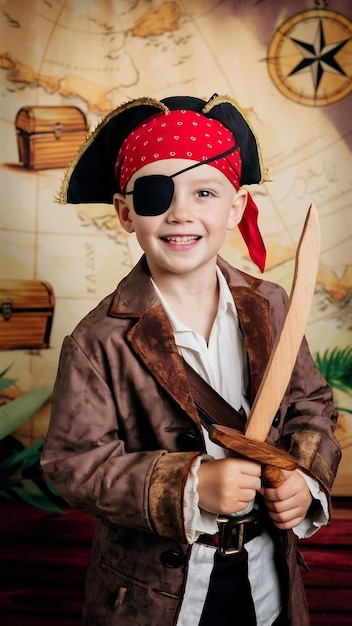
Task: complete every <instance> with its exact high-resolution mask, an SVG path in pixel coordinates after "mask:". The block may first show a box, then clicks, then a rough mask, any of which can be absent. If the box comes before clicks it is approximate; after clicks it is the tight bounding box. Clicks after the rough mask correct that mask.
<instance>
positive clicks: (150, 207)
mask: <svg viewBox="0 0 352 626" xmlns="http://www.w3.org/2000/svg"><path fill="white" fill-rule="evenodd" d="M237 147H238V146H237V143H236V144H235V145H234V146H232V148H230V150H226V152H222V153H221V154H218V155H216V156H214V157H211V158H210V159H206V160H205V161H201V162H200V163H193V165H190V166H189V167H186V168H185V169H183V170H180V171H179V172H175V174H171V176H165V175H164V174H152V175H150V176H141V177H140V178H137V179H136V180H135V182H134V187H133V190H132V191H125V195H126V196H133V208H134V210H135V212H136V213H137V215H142V216H145V217H147V216H149V217H150V216H153V215H162V213H166V211H167V210H168V208H169V206H170V204H171V202H172V198H173V195H174V191H175V184H174V181H173V178H175V176H178V175H179V174H183V173H184V172H188V170H193V169H194V168H195V167H199V166H200V165H207V163H211V162H212V161H217V160H218V159H222V158H223V157H225V156H227V155H228V154H231V153H232V152H234V151H235V150H237Z"/></svg>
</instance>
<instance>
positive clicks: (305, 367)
mask: <svg viewBox="0 0 352 626" xmlns="http://www.w3.org/2000/svg"><path fill="white" fill-rule="evenodd" d="M279 289H281V288H279ZM282 302H283V303H285V304H284V307H282V306H279V307H278V309H279V312H278V310H276V311H275V313H274V315H273V319H274V326H275V325H277V324H278V323H279V324H280V326H281V324H282V319H281V321H280V322H278V319H279V318H280V317H281V318H282V317H283V314H284V311H285V308H286V302H287V296H286V294H285V292H283V293H282ZM274 332H275V331H274ZM337 418H338V414H337V412H336V411H335V409H334V404H333V393H332V389H331V387H330V386H329V385H328V383H327V381H326V380H325V378H324V377H323V376H322V374H321V373H320V372H319V370H318V368H317V367H316V365H315V363H314V360H313V358H312V355H311V353H310V350H309V347H308V343H307V340H306V339H305V338H304V339H303V341H302V344H301V348H300V350H299V353H298V356H297V360H296V364H295V367H294V370H293V372H292V377H291V380H290V383H289V386H288V389H287V391H286V394H285V396H284V399H283V402H282V405H281V407H280V423H279V424H277V426H276V427H274V428H272V430H271V433H270V437H271V440H272V441H273V442H275V443H276V445H278V446H280V447H283V448H285V449H286V450H287V451H288V452H290V453H291V454H292V455H293V456H295V457H296V458H297V459H298V462H299V467H300V468H301V469H302V470H303V471H304V472H306V473H307V474H308V475H310V476H312V477H313V478H315V479H316V480H317V481H318V482H319V484H320V486H321V488H322V490H323V491H324V492H325V493H326V494H327V495H328V496H329V493H330V490H331V487H332V484H333V481H334V478H335V475H336V472H337V468H338V465H339V462H340V458H341V448H340V445H339V442H338V441H337V439H336V437H335V435H334V431H335V429H336V424H337Z"/></svg>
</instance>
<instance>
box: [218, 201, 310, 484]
mask: <svg viewBox="0 0 352 626" xmlns="http://www.w3.org/2000/svg"><path fill="white" fill-rule="evenodd" d="M319 254H320V228H319V219H318V214H317V210H316V207H315V206H314V204H312V205H311V206H310V207H309V210H308V213H307V216H306V219H305V223H304V226H303V229H302V233H301V237H300V240H299V243H298V247H297V251H296V258H295V271H294V277H293V282H292V287H291V293H290V297H289V302H288V308H287V312H286V316H285V320H284V323H283V326H282V329H281V332H280V333H279V334H278V336H277V338H276V341H275V343H274V346H273V349H272V352H271V355H270V358H269V361H268V364H267V367H266V369H265V372H264V376H263V379H262V382H261V385H260V387H259V389H258V393H257V395H256V397H255V399H254V403H253V405H252V408H251V411H250V414H249V417H248V420H247V424H246V428H245V431H244V434H243V435H242V434H241V433H240V432H238V431H237V430H235V429H233V428H229V427H227V426H220V425H218V424H211V425H210V426H209V436H210V438H211V439H212V441H214V442H215V443H217V444H219V445H221V446H222V447H224V448H227V449H229V450H232V451H233V452H235V453H236V454H238V455H239V456H242V457H245V458H248V459H251V460H253V461H257V462H259V463H261V464H262V465H263V477H264V479H265V482H266V484H270V485H271V486H273V487H278V486H279V485H280V484H282V483H283V482H284V478H283V475H282V472H281V469H287V470H293V469H295V468H296V467H297V464H298V463H297V460H296V459H295V458H294V457H293V456H292V455H290V454H288V453H287V452H285V451H284V450H280V449H279V448H275V447H274V446H273V445H270V444H269V443H266V438H267V436H268V433H269V431H270V428H271V425H272V422H273V419H274V416H275V415H276V413H277V410H278V408H279V406H280V403H281V401H282V398H283V397H284V394H285V391H286V389H287V386H288V384H289V382H290V378H291V375H292V371H293V368H294V366H295V362H296V358H297V354H298V351H299V348H300V345H301V343H302V339H303V336H304V332H305V327H306V324H307V320H308V316H309V312H310V308H311V302H312V298H313V294H314V288H315V283H316V277H317V273H318V265H319Z"/></svg>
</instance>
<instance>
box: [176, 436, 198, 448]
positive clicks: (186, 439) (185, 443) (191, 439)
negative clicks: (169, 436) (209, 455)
mask: <svg viewBox="0 0 352 626" xmlns="http://www.w3.org/2000/svg"><path fill="white" fill-rule="evenodd" d="M176 443H177V446H178V449H179V450H181V451H182V452H191V451H192V450H198V448H199V440H198V437H197V435H195V434H194V433H191V432H186V433H180V434H179V435H177V437H176Z"/></svg>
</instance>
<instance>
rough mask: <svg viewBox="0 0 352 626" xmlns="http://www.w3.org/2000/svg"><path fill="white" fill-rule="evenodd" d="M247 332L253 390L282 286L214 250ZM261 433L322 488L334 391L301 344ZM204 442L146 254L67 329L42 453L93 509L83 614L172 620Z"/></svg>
mask: <svg viewBox="0 0 352 626" xmlns="http://www.w3.org/2000/svg"><path fill="white" fill-rule="evenodd" d="M219 266H220V268H221V270H222V272H223V273H224V275H225V278H226V280H227V282H228V284H229V286H230V289H231V291H232V294H233V297H234V300H235V303H236V307H237V310H238V314H239V318H240V324H241V328H242V331H243V334H244V337H245V343H246V350H247V354H248V362H249V368H250V381H251V382H250V390H249V395H250V397H251V398H252V399H253V397H254V395H255V393H256V391H257V389H258V387H259V384H260V381H261V378H262V376H263V372H264V368H265V365H266V363H267V360H268V356H269V353H270V350H271V347H272V342H273V340H274V338H275V335H276V334H277V332H278V329H279V328H280V325H281V324H282V320H283V317H284V313H285V308H286V304H287V297H286V295H285V293H284V292H283V290H282V289H281V288H280V287H279V286H277V285H275V284H273V283H270V282H267V281H262V280H259V279H254V278H251V277H249V276H247V275H245V274H243V273H241V272H239V271H237V270H235V269H233V268H232V267H230V266H229V265H228V264H227V263H225V262H224V261H223V260H222V259H220V258H219ZM274 424H275V425H274V426H273V427H272V429H271V432H270V439H271V441H272V442H273V443H275V444H277V445H280V446H285V447H286V449H288V450H290V451H291V452H292V453H293V454H294V455H295V456H297V457H298V458H299V462H300V465H301V466H302V467H303V468H304V469H305V471H307V473H309V474H311V475H312V476H314V477H315V478H316V479H317V480H318V481H319V482H320V484H321V486H322V488H323V489H324V490H325V491H326V493H327V494H328V493H329V490H330V488H331V485H332V481H333V478H334V476H335V473H336V469H337V465H338V462H339V458H340V449H339V446H338V444H337V441H336V439H335V438H334V436H333V431H334V429H335V425H336V414H335V412H334V411H333V408H332V399H331V390H330V388H329V387H328V385H327V384H326V382H325V380H324V379H323V378H322V377H321V375H320V373H319V372H318V370H317V369H316V368H315V367H314V364H313V361H312V359H311V356H310V354H309V351H308V348H307V345H306V343H305V342H303V344H302V348H301V351H300V354H299V356H298V359H297V363H296V367H295V370H294V373H293V376H292V379H291V383H290V386H289V388H288V390H287V392H286V395H285V398H284V400H283V403H282V407H281V412H280V416H277V418H276V420H275V422H274ZM203 451H204V441H203V436H202V430H201V425H200V422H199V418H198V414H197V410H196V407H195V405H194V403H193V400H192V397H191V396H190V392H189V388H188V383H187V379H186V376H185V372H184V368H183V364H182V359H181V357H180V355H179V353H178V350H177V347H176V345H175V342H174V338H173V333H172V329H171V327H170V324H169V322H168V319H167V317H166V315H165V313H164V310H163V308H162V307H161V305H160V303H159V301H158V299H157V297H156V295H155V292H154V290H153V287H152V285H151V283H150V281H149V280H148V268H147V264H146V260H145V258H144V257H143V258H142V259H141V261H140V262H139V263H138V265H137V266H136V267H135V268H134V269H133V270H132V272H131V273H130V274H129V275H128V276H127V277H126V278H125V279H123V280H122V282H121V283H120V285H119V286H118V288H117V290H116V292H115V293H114V294H112V295H110V296H108V297H107V298H105V299H104V300H103V301H102V302H101V303H100V304H99V305H98V306H97V308H96V309H94V310H93V311H92V312H91V313H89V314H88V315H87V316H86V317H85V318H84V319H83V320H82V322H81V323H80V324H79V325H78V326H77V328H76V329H75V330H74V332H73V333H72V335H71V336H70V337H66V339H65V341H64V344H63V348H62V355H61V358H60V365H59V370H58V375H57V381H56V385H55V390H54V399H53V410H52V418H51V422H50V426H49V430H48V435H47V440H46V443H45V446H44V451H43V457H42V464H43V467H44V469H45V470H46V471H47V472H48V474H49V476H50V477H51V478H52V480H53V481H54V483H55V485H56V486H57V488H58V490H59V491H60V493H61V494H62V496H63V497H64V498H65V499H66V500H67V502H68V503H70V504H71V505H72V506H73V507H75V508H80V509H82V510H85V511H87V512H88V513H90V514H91V515H93V516H96V518H97V527H96V535H95V540H94V545H93V549H92V556H91V562H90V567H89V572H88V577H87V589H86V604H85V609H84V624H86V625H89V626H98V625H99V626H108V625H111V626H115V625H116V626H131V624H133V625H134V626H151V624H153V626H172V625H173V624H175V623H176V620H177V614H178V610H179V607H180V603H181V600H182V592H183V589H184V582H185V577H186V574H187V559H188V555H189V546H188V545H187V543H186V540H185V531H184V520H183V488H184V484H185V480H186V478H187V476H188V473H189V468H190V466H191V464H192V462H193V460H194V459H195V457H196V456H198V455H199V454H201V453H202V452H203ZM277 543H278V547H279V550H280V551H281V552H282V553H283V554H284V556H285V560H286V562H287V567H286V566H285V569H284V572H282V575H281V580H282V581H283V582H284V586H285V590H284V595H285V597H287V609H288V615H289V619H290V623H291V624H292V625H293V626H304V625H305V624H308V623H309V622H308V618H307V612H306V605H305V600H304V593H303V589H302V582H301V577H300V572H299V568H298V565H297V553H296V546H295V540H294V537H293V533H292V532H282V533H277Z"/></svg>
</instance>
